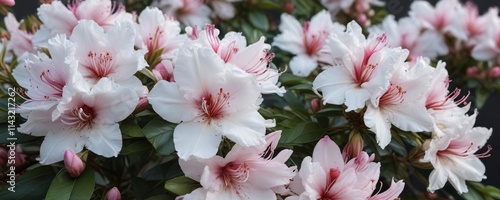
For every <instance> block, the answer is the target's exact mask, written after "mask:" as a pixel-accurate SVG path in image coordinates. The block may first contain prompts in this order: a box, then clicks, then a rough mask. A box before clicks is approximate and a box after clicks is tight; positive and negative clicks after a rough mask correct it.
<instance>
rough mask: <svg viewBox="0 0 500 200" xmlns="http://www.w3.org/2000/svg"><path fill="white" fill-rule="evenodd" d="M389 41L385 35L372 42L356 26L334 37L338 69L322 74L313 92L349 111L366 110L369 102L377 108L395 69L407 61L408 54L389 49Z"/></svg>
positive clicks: (333, 49)
mask: <svg viewBox="0 0 500 200" xmlns="http://www.w3.org/2000/svg"><path fill="white" fill-rule="evenodd" d="M386 40H387V37H386V35H385V34H382V35H380V36H378V37H371V38H369V39H368V40H367V39H366V38H365V36H364V35H363V34H362V32H361V27H360V26H359V25H358V24H356V23H355V22H351V23H349V24H348V25H347V31H346V32H343V33H339V34H333V35H332V37H331V38H330V41H329V46H330V49H331V51H332V55H333V58H332V60H333V62H335V63H336V65H335V66H333V67H329V68H327V69H326V70H325V71H323V72H321V73H320V74H319V75H318V76H317V77H316V79H315V80H314V82H313V89H314V90H316V91H321V92H323V102H324V103H325V104H326V103H329V104H335V105H342V104H345V105H346V106H347V109H346V111H352V110H359V109H362V108H363V107H365V105H366V101H367V100H371V101H372V103H373V104H374V105H376V104H377V103H375V102H376V101H377V99H376V98H377V97H380V95H381V94H383V93H384V92H385V91H386V90H387V88H389V86H390V81H389V80H390V79H391V76H392V73H393V71H394V68H395V67H396V66H397V65H399V64H400V62H401V61H402V60H405V59H406V57H407V55H408V51H406V50H402V49H401V48H388V47H387V46H386Z"/></svg>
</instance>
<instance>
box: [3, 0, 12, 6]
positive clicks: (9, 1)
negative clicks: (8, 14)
mask: <svg viewBox="0 0 500 200" xmlns="http://www.w3.org/2000/svg"><path fill="white" fill-rule="evenodd" d="M0 5H4V6H14V5H16V2H15V1H14V0H0Z"/></svg>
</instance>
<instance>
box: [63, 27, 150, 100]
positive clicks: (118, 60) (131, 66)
mask: <svg viewBox="0 0 500 200" xmlns="http://www.w3.org/2000/svg"><path fill="white" fill-rule="evenodd" d="M70 40H71V41H72V42H74V43H75V44H76V45H77V46H78V48H77V49H76V53H75V57H76V58H77V59H78V71H79V72H80V73H81V74H82V76H83V77H84V78H85V79H86V80H87V81H88V82H89V83H91V84H94V83H96V82H97V81H99V79H101V78H103V77H108V78H110V79H112V80H113V81H115V82H116V83H118V84H120V85H124V86H127V87H131V88H134V90H135V91H136V92H137V94H138V95H139V96H144V95H145V94H144V88H143V86H142V83H141V82H140V80H139V79H138V78H137V77H135V76H134V74H135V73H136V72H137V71H139V70H141V69H143V68H144V67H146V66H147V65H148V64H147V63H146V61H145V60H144V54H145V51H141V50H134V43H135V30H134V28H133V26H132V24H131V23H129V22H118V23H116V24H115V25H114V26H113V27H111V28H110V29H109V31H107V32H105V31H104V29H103V28H102V27H100V26H99V25H98V24H97V23H96V22H94V21H90V20H81V21H79V22H78V25H77V26H76V27H75V29H74V31H73V34H72V35H71V37H70Z"/></svg>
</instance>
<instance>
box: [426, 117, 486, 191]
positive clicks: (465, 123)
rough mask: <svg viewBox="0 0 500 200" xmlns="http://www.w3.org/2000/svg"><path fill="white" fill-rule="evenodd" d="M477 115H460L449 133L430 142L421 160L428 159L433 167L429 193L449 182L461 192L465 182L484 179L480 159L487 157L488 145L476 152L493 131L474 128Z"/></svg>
mask: <svg viewBox="0 0 500 200" xmlns="http://www.w3.org/2000/svg"><path fill="white" fill-rule="evenodd" d="M476 116H477V113H474V115H472V116H470V117H463V118H462V120H461V121H460V122H459V123H457V124H453V125H451V126H452V127H449V129H450V132H449V133H447V134H446V135H444V136H443V137H437V138H434V139H432V140H431V141H430V144H429V147H428V149H427V150H426V152H425V156H424V158H423V159H422V161H423V162H431V164H432V166H433V167H434V170H433V171H432V172H431V174H430V176H429V186H428V188H427V190H429V191H430V192H434V191H436V190H438V189H441V188H442V187H444V185H445V183H446V181H449V182H450V183H451V185H453V187H454V188H455V189H456V190H457V192H458V193H460V194H462V193H466V192H468V189H467V185H466V184H465V181H476V182H479V181H481V180H482V179H485V178H486V176H484V172H485V167H484V164H483V163H482V162H481V161H480V160H479V158H482V157H488V156H489V155H488V152H489V150H490V147H488V150H487V152H485V153H481V154H475V153H476V152H477V151H478V150H480V149H481V148H482V147H483V146H484V144H485V143H486V141H487V140H488V138H489V137H490V136H491V132H492V130H491V129H486V128H483V127H474V128H473V126H474V122H475V121H476ZM459 124H461V125H459Z"/></svg>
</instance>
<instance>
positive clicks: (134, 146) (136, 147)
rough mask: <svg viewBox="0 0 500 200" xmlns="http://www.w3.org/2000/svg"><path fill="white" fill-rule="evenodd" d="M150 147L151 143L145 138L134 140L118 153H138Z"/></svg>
mask: <svg viewBox="0 0 500 200" xmlns="http://www.w3.org/2000/svg"><path fill="white" fill-rule="evenodd" d="M150 148H151V144H150V143H149V142H148V141H147V140H144V139H142V140H138V141H134V142H132V143H131V144H129V145H127V146H125V147H123V148H122V150H121V151H120V155H130V154H133V153H138V152H142V151H146V150H148V149H150Z"/></svg>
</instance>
